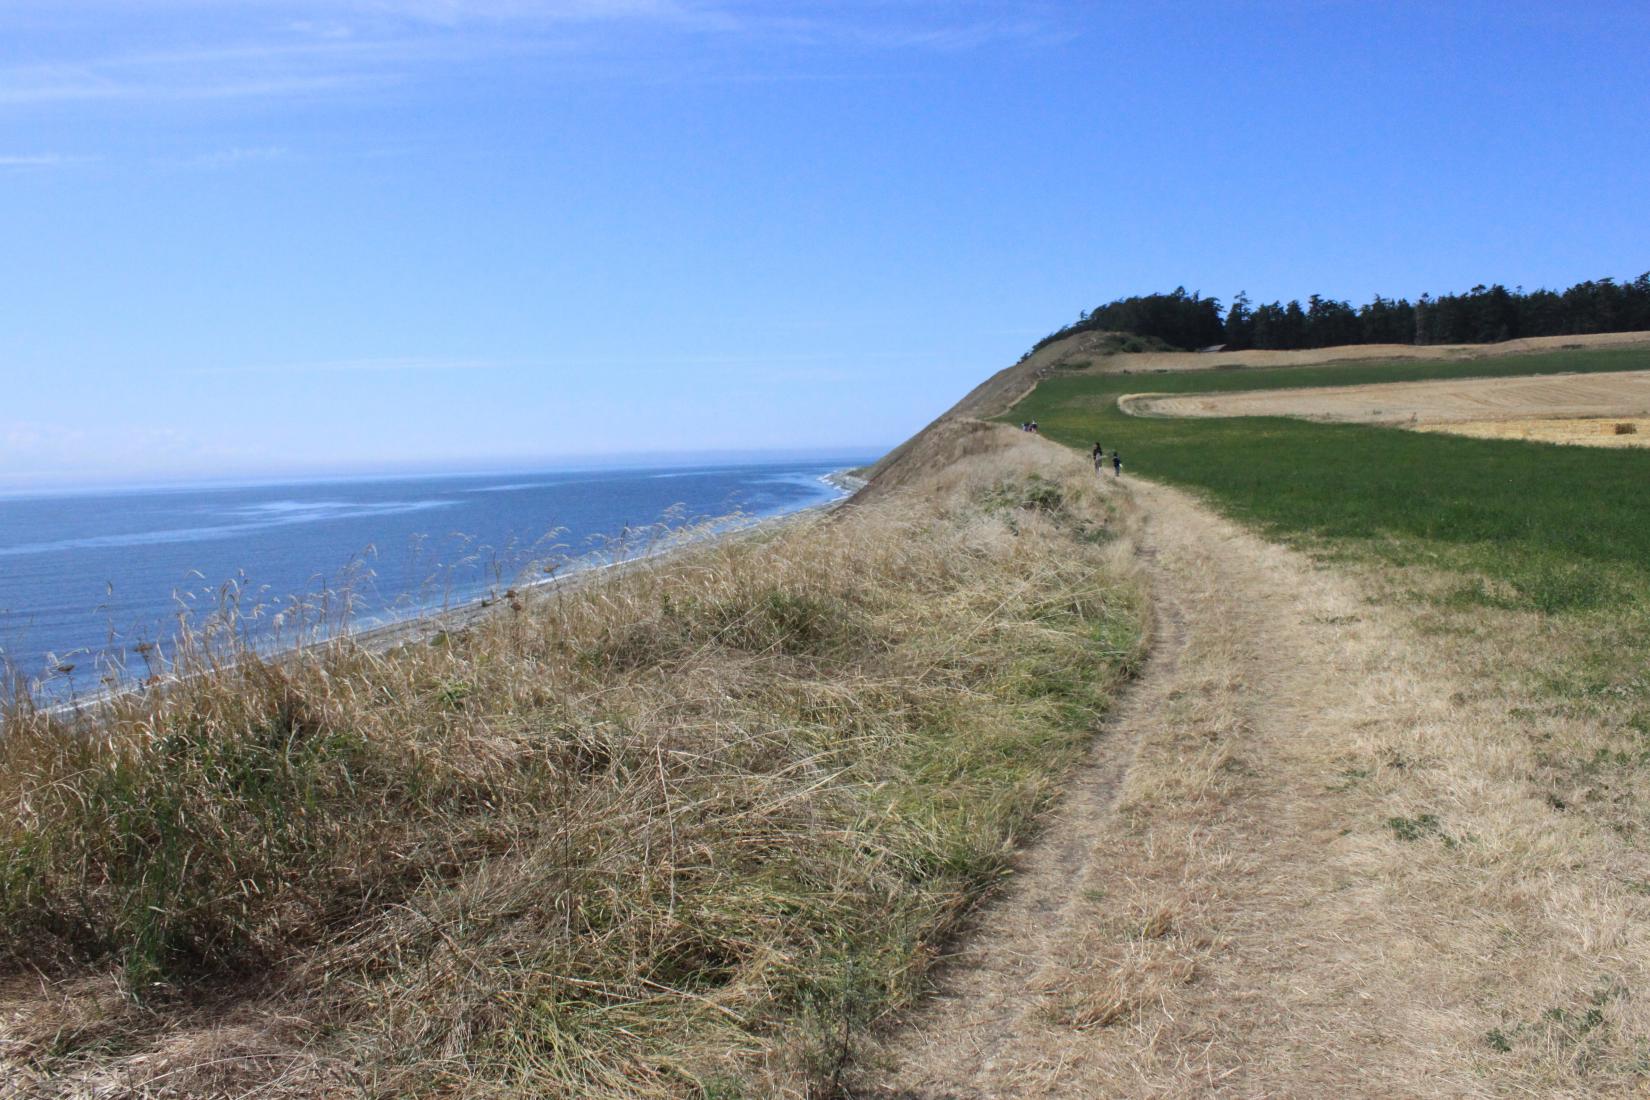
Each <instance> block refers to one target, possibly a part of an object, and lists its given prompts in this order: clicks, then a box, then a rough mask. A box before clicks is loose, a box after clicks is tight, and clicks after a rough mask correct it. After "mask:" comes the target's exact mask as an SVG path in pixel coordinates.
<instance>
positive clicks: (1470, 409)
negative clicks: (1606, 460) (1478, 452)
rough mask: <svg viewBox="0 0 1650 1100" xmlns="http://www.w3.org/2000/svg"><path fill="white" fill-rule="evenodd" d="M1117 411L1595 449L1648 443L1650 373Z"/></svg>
mask: <svg viewBox="0 0 1650 1100" xmlns="http://www.w3.org/2000/svg"><path fill="white" fill-rule="evenodd" d="M1118 405H1119V407H1120V408H1122V409H1123V410H1124V411H1126V412H1129V413H1132V414H1134V415H1137V416H1191V417H1230V416H1296V417H1304V418H1306V419H1309V420H1330V421H1346V422H1352V423H1363V424H1384V425H1391V426H1399V427H1413V428H1422V429H1427V430H1432V431H1446V432H1455V433H1458V434H1462V435H1474V436H1481V437H1487V438H1507V439H1536V440H1540V441H1544V442H1555V443H1556V442H1562V443H1584V444H1590V445H1595V446H1632V445H1643V444H1644V443H1645V442H1646V441H1647V439H1650V437H1647V436H1646V435H1645V433H1644V431H1643V428H1642V425H1643V424H1645V423H1646V418H1647V417H1650V371H1618V372H1612V373H1601V374H1553V375H1536V376H1533V377H1526V378H1473V379H1460V380H1457V379H1451V380H1447V381H1437V382H1390V383H1380V384H1372V385H1360V386H1327V387H1320V388H1308V389H1286V390H1256V391H1250V392H1239V393H1223V394H1190V395H1185V396H1178V395H1177V396H1157V395H1153V394H1140V395H1137V396H1130V397H1125V398H1123V399H1122V400H1121V401H1119V402H1118ZM1617 425H1625V426H1626V427H1625V428H1619V427H1617Z"/></svg>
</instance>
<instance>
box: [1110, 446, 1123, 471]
mask: <svg viewBox="0 0 1650 1100" xmlns="http://www.w3.org/2000/svg"><path fill="white" fill-rule="evenodd" d="M1111 472H1112V476H1113V477H1122V476H1123V456H1122V455H1120V454H1118V453H1117V452H1116V451H1113V452H1112V453H1111Z"/></svg>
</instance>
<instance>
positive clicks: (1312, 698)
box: [854, 479, 1509, 1100]
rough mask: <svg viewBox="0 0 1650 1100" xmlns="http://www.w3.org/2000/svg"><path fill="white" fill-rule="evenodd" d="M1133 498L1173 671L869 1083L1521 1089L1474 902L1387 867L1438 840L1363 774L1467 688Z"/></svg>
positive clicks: (1303, 1092) (1392, 638) (1305, 576)
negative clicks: (1499, 1067) (1504, 1043)
mask: <svg viewBox="0 0 1650 1100" xmlns="http://www.w3.org/2000/svg"><path fill="white" fill-rule="evenodd" d="M1124 484H1125V486H1127V487H1128V488H1127V490H1126V491H1129V492H1132V493H1133V494H1134V495H1135V498H1136V500H1137V502H1138V504H1139V506H1140V511H1141V512H1142V514H1143V515H1144V516H1145V517H1147V518H1146V521H1145V529H1144V533H1143V536H1142V554H1143V556H1144V557H1146V558H1147V559H1148V562H1149V570H1150V572H1151V575H1152V580H1153V586H1154V589H1155V593H1156V596H1157V601H1158V604H1157V606H1158V608H1159V609H1160V610H1159V612H1158V614H1159V630H1158V637H1157V639H1156V645H1155V651H1154V656H1153V657H1152V659H1151V661H1150V664H1149V666H1148V668H1147V671H1146V673H1145V675H1144V676H1143V677H1142V680H1141V682H1140V683H1139V684H1138V685H1137V687H1136V688H1135V690H1134V691H1133V692H1132V694H1131V695H1130V696H1129V697H1128V698H1127V699H1126V701H1125V702H1124V703H1123V704H1122V705H1121V706H1120V708H1119V710H1118V711H1117V713H1116V714H1115V716H1114V718H1113V720H1112V721H1111V722H1110V723H1109V728H1108V730H1107V731H1106V733H1105V734H1104V735H1103V736H1102V737H1101V738H1100V740H1099V743H1098V745H1097V748H1096V750H1095V755H1094V758H1093V760H1092V762H1091V764H1090V765H1089V766H1088V767H1087V769H1086V770H1085V772H1084V773H1083V774H1081V775H1080V776H1079V777H1078V778H1077V780H1076V781H1075V784H1074V789H1073V791H1072V793H1071V795H1070V797H1069V798H1068V799H1067V800H1066V802H1065V803H1064V804H1063V806H1062V808H1061V810H1060V811H1059V812H1058V814H1057V817H1056V819H1055V820H1054V821H1053V822H1052V824H1051V827H1050V828H1049V830H1048V831H1047V832H1046V833H1045V834H1044V835H1043V837H1042V839H1041V840H1040V841H1039V842H1038V843H1037V844H1035V845H1034V846H1033V847H1032V848H1030V849H1029V850H1028V851H1027V852H1026V853H1025V854H1024V856H1023V859H1022V861H1021V863H1020V864H1019V866H1018V869H1017V874H1016V876H1015V878H1014V879H1013V880H1012V884H1011V886H1010V887H1009V889H1008V890H1007V891H1006V892H1005V896H1004V897H1002V898H1001V899H1000V901H999V902H997V903H996V904H995V905H994V906H993V907H992V908H991V909H990V910H989V911H988V912H987V913H985V914H984V915H983V916H982V918H981V922H980V925H979V927H978V929H977V931H976V933H975V934H974V935H972V936H970V937H969V938H968V939H967V941H966V942H965V943H963V944H962V945H960V947H959V949H958V950H959V953H958V954H957V956H956V957H955V958H954V959H952V960H950V962H949V964H948V965H946V966H945V967H944V968H943V970H942V972H941V979H940V988H939V991H938V992H937V994H936V995H935V996H934V997H933V998H931V999H930V1001H929V1002H928V1003H927V1004H926V1005H925V1006H924V1007H923V1008H922V1009H921V1010H920V1012H919V1013H918V1014H917V1015H916V1017H915V1018H914V1019H912V1020H911V1021H909V1022H908V1023H907V1024H906V1025H905V1026H903V1027H902V1028H900V1029H899V1030H897V1031H896V1032H895V1033H894V1034H893V1035H892V1036H891V1037H890V1038H889V1039H887V1040H886V1045H885V1046H884V1047H882V1048H881V1049H879V1050H877V1051H876V1052H874V1053H873V1054H872V1055H870V1056H868V1057H867V1058H866V1059H865V1064H866V1065H867V1066H871V1067H876V1068H873V1069H871V1070H868V1071H867V1073H866V1076H865V1077H864V1078H862V1080H861V1081H859V1082H858V1084H857V1087H856V1089H855V1091H854V1095H855V1096H856V1097H862V1098H866V1097H877V1098H883V1100H892V1098H901V1100H942V1098H957V1100H961V1098H965V1097H969V1098H972V1097H980V1098H986V1097H1021V1096H1024V1097H1096V1096H1187V1095H1220V1096H1228V1095H1229V1096H1309V1095H1325V1096H1327V1095H1342V1096H1346V1095H1366V1096H1390V1095H1405V1096H1423V1095H1448V1096H1473V1095H1485V1094H1494V1093H1497V1092H1500V1091H1503V1089H1504V1088H1505V1086H1506V1085H1507V1084H1509V1082H1508V1081H1506V1080H1503V1081H1502V1082H1501V1085H1502V1087H1503V1088H1502V1089H1497V1088H1492V1087H1491V1085H1490V1083H1489V1082H1488V1081H1487V1080H1486V1078H1485V1076H1484V1074H1485V1069H1486V1066H1485V1056H1486V1053H1487V1051H1486V1048H1484V1045H1483V1036H1484V1034H1485V1030H1484V1028H1485V1023H1484V1021H1485V1018H1486V1013H1491V1014H1493V1011H1494V1007H1495V1006H1494V997H1493V996H1490V997H1486V996H1485V995H1484V991H1483V968H1484V965H1485V964H1486V963H1489V960H1486V959H1485V958H1482V957H1480V958H1478V959H1477V960H1476V964H1477V965H1471V963H1472V960H1468V965H1456V964H1457V963H1458V962H1460V961H1461V960H1460V959H1459V957H1458V956H1459V955H1460V952H1461V951H1462V949H1463V947H1464V944H1463V941H1462V938H1461V935H1460V934H1459V928H1455V929H1454V930H1453V931H1451V926H1452V923H1458V922H1459V921H1460V920H1462V919H1465V920H1467V922H1468V923H1470V919H1471V918H1470V917H1466V918H1462V917H1460V916H1459V908H1458V907H1464V908H1467V909H1470V907H1471V904H1472V899H1471V898H1470V897H1466V896H1459V897H1441V896H1440V895H1439V894H1437V893H1433V892H1432V891H1433V890H1435V889H1445V890H1446V891H1447V890H1448V889H1451V887H1449V886H1448V884H1445V885H1444V886H1443V887H1440V886H1439V885H1438V883H1437V882H1436V881H1435V879H1436V876H1433V877H1431V878H1428V879H1427V880H1426V882H1425V883H1424V884H1415V883H1409V882H1407V881H1405V879H1404V878H1403V876H1402V875H1395V874H1394V872H1393V871H1392V869H1391V868H1392V866H1393V861H1394V860H1399V859H1409V860H1410V861H1411V863H1414V864H1415V865H1416V866H1417V867H1418V868H1421V869H1422V870H1423V871H1424V869H1425V868H1427V867H1429V866H1431V864H1430V863H1429V861H1430V860H1431V859H1433V858H1434V856H1433V854H1432V853H1431V849H1432V848H1436V849H1439V850H1442V848H1443V845H1439V844H1433V845H1431V846H1430V847H1427V846H1425V845H1423V844H1417V843H1411V844H1407V845H1405V844H1403V843H1402V838H1398V839H1395V838H1394V837H1393V836H1392V835H1391V834H1392V830H1390V829H1388V828H1386V827H1385V826H1386V822H1387V819H1386V818H1385V817H1383V816H1382V815H1383V814H1385V813H1388V812H1390V811H1389V808H1388V806H1387V804H1386V803H1385V802H1383V801H1381V798H1382V796H1380V795H1377V794H1376V793H1374V791H1373V790H1372V789H1371V786H1370V785H1369V784H1360V783H1359V782H1357V781H1356V779H1349V778H1348V776H1349V775H1350V776H1353V777H1357V776H1360V775H1367V774H1369V772H1370V771H1377V772H1378V771H1381V770H1382V769H1385V770H1387V771H1389V772H1392V771H1401V770H1402V769H1403V768H1405V767H1406V766H1409V762H1408V761H1406V759H1405V758H1404V756H1403V754H1402V753H1400V752H1397V751H1395V750H1393V749H1392V748H1391V747H1390V746H1392V745H1411V744H1414V743H1415V740H1416V738H1417V736H1418V733H1424V731H1425V730H1426V729H1428V728H1431V727H1433V726H1436V725H1438V724H1440V723H1448V722H1450V721H1452V714H1453V709H1454V708H1455V707H1456V706H1457V704H1458V703H1459V701H1460V700H1459V697H1458V696H1457V697H1455V698H1452V686H1451V684H1450V683H1449V682H1448V681H1447V678H1445V677H1432V678H1429V679H1428V682H1426V683H1420V682H1418V680H1419V678H1418V677H1417V676H1415V675H1414V668H1415V667H1417V666H1420V665H1424V664H1425V660H1426V659H1425V656H1424V655H1422V654H1417V653H1415V652H1413V651H1412V649H1411V647H1410V646H1409V644H1408V641H1407V639H1406V638H1405V637H1404V636H1403V632H1402V631H1401V630H1400V629H1398V627H1397V624H1395V623H1392V622H1387V621H1384V620H1383V619H1382V615H1383V613H1382V612H1381V611H1379V610H1378V609H1372V608H1371V607H1370V606H1369V605H1368V603H1367V602H1366V601H1364V600H1363V599H1362V598H1361V596H1360V594H1359V592H1358V591H1357V589H1356V588H1355V586H1354V585H1353V584H1352V583H1351V582H1350V581H1349V580H1347V579H1345V578H1343V577H1340V576H1337V575H1336V574H1334V573H1332V572H1329V571H1327V570H1325V569H1323V568H1320V567H1318V566H1315V565H1314V564H1313V563H1312V562H1310V561H1309V560H1308V559H1306V558H1305V557H1303V556H1302V555H1299V554H1297V553H1294V552H1292V551H1289V550H1285V549H1283V548H1281V547H1278V546H1275V545H1272V544H1269V543H1267V542H1265V541H1263V540H1261V539H1259V538H1257V537H1255V536H1254V535H1251V534H1248V533H1247V532H1245V531H1243V530H1242V529H1240V528H1239V527H1237V526H1236V525H1234V524H1232V523H1229V522H1227V521H1225V520H1223V519H1221V518H1219V517H1218V516H1216V515H1214V514H1213V513H1212V512H1211V511H1209V510H1208V509H1206V508H1204V507H1202V506H1201V505H1199V504H1198V503H1197V502H1195V501H1194V500H1193V499H1192V498H1190V497H1189V496H1187V495H1186V494H1184V493H1181V492H1178V491H1176V490H1172V489H1169V488H1165V487H1161V486H1156V485H1151V484H1148V483H1144V482H1140V481H1129V480H1127V479H1126V480H1125V482H1124ZM1413 755H1415V754H1412V756H1413ZM1359 761H1368V762H1369V763H1368V767H1367V768H1362V769H1360V768H1357V767H1352V766H1350V765H1352V764H1357V763H1358V762H1359ZM1386 797H1388V798H1389V797H1390V796H1389V795H1388V796H1386ZM1423 851H1425V854H1424V855H1422V854H1420V853H1423ZM1455 889H1456V892H1457V893H1463V892H1464V891H1469V887H1467V886H1461V887H1458V888H1455ZM1445 914H1449V915H1448V916H1447V917H1446V916H1445ZM1438 941H1447V942H1438ZM1443 955H1449V956H1452V957H1451V958H1450V959H1449V960H1447V961H1446V960H1444V959H1442V956H1443ZM1435 956H1438V957H1440V963H1441V965H1440V966H1439V967H1438V970H1437V972H1436V973H1433V972H1431V970H1430V967H1431V963H1430V959H1431V958H1433V957H1435ZM1489 964H1490V965H1493V963H1489ZM1475 1002H1476V1003H1475ZM1463 1006H1471V1007H1470V1008H1467V1007H1463ZM1492 1018H1493V1016H1492Z"/></svg>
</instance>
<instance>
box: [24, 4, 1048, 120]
mask: <svg viewBox="0 0 1650 1100" xmlns="http://www.w3.org/2000/svg"><path fill="white" fill-rule="evenodd" d="M31 10H32V11H34V12H36V13H37V14H38V13H41V12H46V11H48V10H49V11H50V12H51V14H50V15H49V16H47V15H39V16H38V17H39V18H41V19H47V18H49V19H50V20H52V25H53V28H54V30H55V31H56V33H54V34H53V35H52V36H51V37H50V38H49V39H46V38H41V39H39V40H38V48H36V49H32V50H30V51H28V52H29V54H30V56H31V57H33V58H44V59H45V60H34V61H31V62H30V63H27V64H16V65H11V66H5V65H3V64H0V106H5V105H11V106H28V105H40V104H49V103H74V102H84V103H95V102H126V101H145V100H153V101H169V100H171V101H192V100H233V99H259V98H264V99H269V98H281V97H286V98H291V97H303V96H318V95H327V94H338V93H341V92H348V91H352V90H361V89H364V88H372V87H380V86H384V85H388V84H397V83H404V82H409V81H414V80H416V79H417V78H418V77H419V75H420V74H421V73H425V72H428V71H432V70H434V69H436V68H439V67H441V66H445V65H453V64H460V65H462V64H474V63H478V62H482V61H485V60H488V59H491V58H497V57H500V56H507V55H521V54H531V53H535V52H539V53H542V52H545V51H553V50H554V51H561V52H563V53H564V54H565V55H567V56H582V55H588V54H592V53H595V54H602V53H622V52H623V51H625V50H626V49H629V48H632V47H634V46H635V44H636V42H637V41H638V39H637V38H636V36H635V35H633V34H630V33H629V32H630V31H633V30H647V31H650V32H655V33H656V34H657V35H663V36H666V37H665V38H664V39H663V40H664V41H666V42H667V43H668V41H669V36H672V35H676V36H683V35H694V36H702V35H706V34H710V35H715V36H717V37H718V38H719V39H721V40H729V41H748V42H753V43H762V42H767V43H770V44H772V43H781V44H786V45H789V46H791V47H798V48H804V49H806V48H818V49H850V50H871V51H901V50H907V51H909V50H920V51H929V52H936V51H965V50H972V49H979V48H983V47H986V46H989V45H992V44H995V43H1001V42H1008V41H1034V40H1048V39H1050V38H1051V37H1061V36H1062V35H1061V32H1060V30H1059V27H1058V25H1057V24H1056V23H1055V22H1054V21H1052V20H1050V19H1048V18H1046V17H1044V16H1042V15H1040V14H1038V9H1037V6H1036V5H1031V6H1028V7H1022V8H1020V9H1017V12H1016V14H1014V15H1013V16H1011V17H1005V16H1003V15H1002V14H1001V9H999V8H996V7H995V6H994V5H984V6H981V5H978V4H969V3H964V4H953V3H938V2H927V0H910V2H889V0H849V2H845V3H843V2H838V3H823V2H819V3H804V4H797V5H792V6H789V7H788V8H786V9H784V10H775V6H774V5H771V4H766V3H755V2H752V0H331V2H326V3H323V2H320V0H262V2H260V3H254V4H251V5H241V6H236V7H233V8H226V7H224V6H222V5H220V4H217V3H215V2H213V3H208V2H206V0H147V2H146V3H145V5H144V13H145V16H146V17H147V18H145V19H143V20H138V21H133V17H132V16H131V14H130V11H131V9H130V8H129V7H128V6H127V5H126V4H124V3H115V2H114V0H59V3H58V4H56V5H54V6H52V7H51V8H49V9H48V8H47V7H45V6H44V5H42V4H41V2H40V0H21V2H20V3H18V4H17V5H16V6H14V7H11V8H9V9H4V10H0V33H3V32H4V31H6V30H7V26H8V21H17V20H19V19H20V16H19V12H22V13H24V14H27V13H28V12H30V11H31ZM168 14H170V18H168ZM26 22H27V21H26V20H23V25H26ZM107 40H113V41H117V42H119V41H125V42H127V43H129V47H128V48H127V49H126V50H124V51H119V52H113V53H95V52H85V51H83V52H80V53H79V54H76V53H74V52H73V51H72V50H71V51H69V52H67V53H65V52H64V51H63V49H62V46H61V45H60V43H63V42H68V43H71V44H72V43H74V42H76V41H82V42H89V41H98V42H102V41H107ZM178 42H187V43H189V45H187V46H179V45H176V43H178ZM169 43H170V44H169ZM667 48H668V46H667ZM0 56H3V53H0Z"/></svg>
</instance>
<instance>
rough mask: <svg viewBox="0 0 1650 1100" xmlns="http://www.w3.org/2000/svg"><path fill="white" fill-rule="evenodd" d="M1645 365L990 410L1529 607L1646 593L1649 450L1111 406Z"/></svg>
mask: <svg viewBox="0 0 1650 1100" xmlns="http://www.w3.org/2000/svg"><path fill="white" fill-rule="evenodd" d="M1641 369H1650V350H1644V349H1594V350H1582V351H1559V352H1551V353H1543V354H1533V355H1521V356H1512V357H1508V358H1504V359H1476V360H1466V361H1453V362H1452V361H1435V362H1425V361H1423V362H1409V361H1398V362H1379V363H1359V364H1347V365H1340V366H1315V367H1290V368H1267V369H1257V370H1237V371H1180V372H1173V373H1160V374H1129V375H1119V374H1110V375H1084V376H1071V375H1061V376H1056V377H1052V378H1049V379H1046V380H1045V381H1044V382H1043V383H1042V384H1041V385H1040V386H1038V387H1037V389H1036V390H1035V391H1034V392H1032V393H1031V394H1030V395H1028V396H1027V397H1026V398H1025V399H1024V400H1023V401H1021V402H1020V403H1019V404H1018V405H1016V406H1015V407H1014V408H1013V409H1011V410H1010V411H1009V412H1008V413H1006V414H1005V415H1004V416H1003V418H1002V419H1003V420H1004V421H1007V422H1012V423H1017V422H1020V421H1023V420H1031V419H1035V420H1036V421H1037V422H1038V424H1039V425H1040V426H1041V428H1042V430H1043V433H1044V434H1045V435H1047V436H1049V437H1050V438H1053V439H1055V440H1058V441H1060V442H1062V443H1066V444H1069V445H1072V446H1075V447H1079V448H1083V449H1086V448H1087V447H1088V446H1089V445H1090V443H1091V442H1092V441H1093V440H1094V439H1096V438H1100V439H1104V440H1105V441H1106V446H1107V447H1108V448H1114V447H1115V448H1116V449H1117V450H1119V451H1121V452H1122V455H1123V458H1124V461H1125V462H1126V463H1127V467H1126V468H1127V470H1128V471H1130V472H1137V473H1140V474H1144V475H1147V476H1150V477H1155V478H1162V479H1164V480H1166V481H1170V482H1175V483H1178V484H1181V485H1185V486H1189V487H1193V488H1196V489H1199V490H1201V491H1203V492H1205V493H1207V494H1208V496H1209V497H1210V498H1211V499H1212V500H1213V502H1214V503H1216V504H1217V505H1219V506H1220V507H1221V508H1223V509H1224V510H1225V511H1226V512H1228V513H1229V514H1231V515H1233V516H1234V517H1235V518H1238V519H1241V520H1245V521H1248V522H1251V523H1254V524H1256V525H1258V526H1259V527H1260V528H1261V529H1262V530H1264V531H1265V532H1266V533H1267V534H1269V535H1270V536H1272V537H1274V538H1279V539H1282V540H1284V541H1293V542H1296V543H1298V544H1306V545H1309V546H1311V547H1313V548H1315V549H1318V550H1322V551H1326V552H1332V553H1336V554H1342V555H1346V556H1350V557H1354V558H1357V557H1372V558H1375V559H1378V560H1381V561H1384V562H1386V563H1388V564H1393V565H1400V566H1404V565H1422V566H1427V567H1431V568H1437V569H1444V570H1449V571H1455V572H1459V573H1461V574H1462V575H1463V577H1464V582H1463V584H1462V585H1460V586H1459V587H1457V588H1455V589H1453V590H1452V591H1451V592H1450V593H1449V594H1448V596H1447V597H1446V598H1447V599H1448V600H1450V601H1452V602H1453V603H1454V604H1455V605H1457V606H1468V605H1473V604H1481V605H1484V606H1490V607H1496V608H1511V609H1521V610H1534V611H1541V612H1544V613H1547V614H1561V613H1568V612H1583V611H1588V610H1591V609H1596V608H1603V607H1614V606H1617V605H1619V604H1620V603H1622V602H1623V601H1624V600H1629V599H1638V598H1641V596H1642V594H1643V593H1645V592H1646V591H1650V511H1647V510H1646V509H1645V508H1644V507H1643V503H1642V501H1643V495H1644V491H1645V487H1646V486H1650V450H1640V449H1636V448H1621V449H1604V448H1591V447H1557V446H1552V445H1549V444H1541V443H1529V442H1523V441H1518V440H1493V439H1469V438H1465V437H1460V436H1450V435H1443V434H1433V433H1422V432H1409V431H1402V430H1397V429H1392V428H1381V427H1372V426H1366V425H1357V424H1326V423H1316V422H1310V421H1305V420H1294V419H1288V418H1284V417H1234V418H1229V419H1170V418H1157V417H1134V416H1128V415H1126V414H1124V413H1122V412H1120V411H1119V410H1118V408H1117V399H1118V397H1120V396H1122V395H1124V394H1127V393H1141V392H1151V393H1170V394H1183V393H1230V392H1236V391H1243V390H1266V389H1280V388H1294V387H1318V386H1340V385H1361V384H1365V383H1374V382H1407V381H1420V380H1426V379H1456V378H1480V377H1515V376H1525V375H1534V374H1552V373H1561V372H1571V373H1592V372H1599V371H1619V370H1641Z"/></svg>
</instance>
